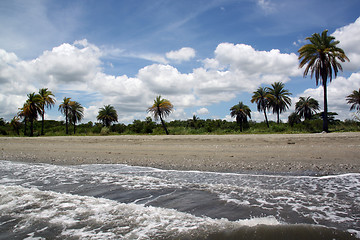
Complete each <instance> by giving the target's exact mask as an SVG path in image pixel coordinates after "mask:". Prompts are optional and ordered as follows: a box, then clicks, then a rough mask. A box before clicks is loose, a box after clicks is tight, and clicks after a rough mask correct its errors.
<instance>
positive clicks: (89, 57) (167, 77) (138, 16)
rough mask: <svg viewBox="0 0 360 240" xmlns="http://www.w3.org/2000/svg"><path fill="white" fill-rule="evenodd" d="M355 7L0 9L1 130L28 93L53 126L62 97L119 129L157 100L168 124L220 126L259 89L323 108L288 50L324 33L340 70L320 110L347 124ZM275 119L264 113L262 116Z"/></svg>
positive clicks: (198, 4)
mask: <svg viewBox="0 0 360 240" xmlns="http://www.w3.org/2000/svg"><path fill="white" fill-rule="evenodd" d="M359 9H360V1H359V0H345V1H341V4H339V1H338V0H302V1H297V0H285V1H284V0H181V1H175V0H136V1H133V0H104V1H97V0H62V1H55V0H2V1H0V89H1V90H0V117H2V118H4V119H5V120H7V121H9V120H10V119H11V118H13V117H14V116H15V115H16V114H17V112H18V108H20V107H22V105H23V104H24V102H25V101H26V99H27V94H28V93H32V92H37V91H38V90H39V89H40V88H48V89H49V90H51V91H52V92H53V93H54V95H55V98H56V105H55V106H54V107H53V108H52V109H50V110H47V111H46V119H53V120H64V116H62V115H61V113H60V112H59V111H58V106H59V104H61V102H62V100H63V98H64V97H70V98H71V100H74V101H78V102H79V103H81V104H82V106H84V109H85V111H84V119H83V121H82V122H85V123H86V122H88V121H93V122H96V116H97V114H98V111H99V108H101V107H103V106H104V105H109V104H110V105H112V106H114V107H115V109H116V110H117V112H118V115H119V122H121V123H125V124H128V123H131V122H133V120H135V119H139V120H144V119H145V118H146V117H147V116H149V115H148V113H147V112H146V110H147V108H148V107H150V106H151V105H152V104H153V101H154V99H155V97H156V96H158V95H161V96H162V97H163V98H166V99H168V100H169V101H170V102H171V103H172V104H173V105H174V111H173V113H172V114H171V115H170V116H169V117H168V118H167V119H166V120H167V121H171V120H175V119H180V120H186V119H189V118H192V116H193V115H194V114H195V115H196V116H198V117H199V118H201V119H225V120H229V121H231V120H234V119H232V118H231V117H230V111H229V109H230V108H231V107H232V106H234V105H235V104H237V103H239V102H240V101H242V102H244V103H245V104H246V105H248V106H249V107H250V108H251V110H252V112H251V117H252V120H255V121H258V122H259V121H263V120H264V118H263V113H260V112H258V111H257V108H256V104H253V103H251V102H250V99H251V96H252V93H253V92H254V91H255V90H256V89H257V88H258V87H260V86H262V87H267V86H270V85H271V84H272V83H274V82H278V81H281V82H283V83H285V88H286V89H288V90H289V91H290V92H291V93H292V96H291V99H292V106H291V107H290V108H289V110H287V111H286V112H285V113H284V114H282V115H281V119H282V121H284V122H286V121H287V117H288V115H289V114H290V113H292V112H294V109H295V103H296V102H297V101H298V99H299V97H301V96H305V97H307V96H310V97H313V98H315V99H316V100H318V101H319V103H320V106H323V100H322V99H323V90H322V87H321V86H316V84H315V79H311V77H310V76H307V77H305V78H304V77H303V71H304V69H300V68H299V60H298V52H297V51H298V49H299V48H300V47H301V46H302V45H304V44H306V43H307V41H306V40H305V38H306V37H309V36H311V35H312V34H313V33H321V32H322V31H323V30H325V29H328V32H329V34H330V35H332V36H334V37H335V38H336V40H339V41H340V44H339V47H341V48H342V49H344V50H345V53H346V54H347V56H348V57H349V59H350V62H346V63H343V64H342V66H343V69H344V71H343V72H340V73H339V74H338V77H337V78H336V79H333V81H332V82H331V83H330V84H329V87H328V105H329V111H331V112H337V113H338V114H339V115H338V118H339V119H341V120H345V119H352V118H353V116H354V112H350V111H349V109H350V105H348V104H347V103H346V96H347V95H349V94H350V93H351V92H352V91H353V90H358V89H359V88H360V44H359V43H360V14H359ZM269 119H270V120H274V121H275V120H276V116H275V114H271V113H270V114H269Z"/></svg>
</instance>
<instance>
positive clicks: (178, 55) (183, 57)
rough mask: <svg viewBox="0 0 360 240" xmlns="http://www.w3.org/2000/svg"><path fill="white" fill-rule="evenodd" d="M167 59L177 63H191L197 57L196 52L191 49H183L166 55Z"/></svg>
mask: <svg viewBox="0 0 360 240" xmlns="http://www.w3.org/2000/svg"><path fill="white" fill-rule="evenodd" d="M166 57H167V58H168V59H170V60H175V61H177V62H183V61H189V60H190V59H192V58H194V57H195V50H194V49H193V48H190V47H183V48H181V49H179V50H177V51H170V52H168V53H166Z"/></svg>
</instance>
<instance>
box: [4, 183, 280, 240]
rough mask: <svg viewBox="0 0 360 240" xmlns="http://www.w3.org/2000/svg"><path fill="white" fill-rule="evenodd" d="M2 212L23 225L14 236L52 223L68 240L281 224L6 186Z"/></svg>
mask: <svg viewBox="0 0 360 240" xmlns="http://www.w3.org/2000/svg"><path fill="white" fill-rule="evenodd" d="M0 212H1V213H0V216H11V217H12V218H15V219H19V220H20V223H19V224H17V225H16V226H15V229H14V231H24V229H25V228H29V229H31V226H32V225H34V224H36V223H39V222H46V223H48V224H49V227H60V228H61V229H62V230H61V236H63V237H79V238H81V239H115V238H124V239H151V238H152V237H154V236H161V234H168V236H172V237H176V236H186V234H192V235H194V234H195V235H196V234H200V233H201V232H202V231H206V232H208V233H211V232H216V231H220V230H223V229H236V228H239V227H242V226H256V225H258V224H266V225H278V224H280V223H279V222H278V221H277V220H276V219H275V218H274V217H264V218H253V219H247V220H239V221H235V222H231V221H228V220H226V219H211V218H208V217H195V216H193V215H191V214H187V213H182V212H178V211H176V210H171V209H163V208H156V207H145V206H141V205H136V204H124V203H118V202H116V201H111V200H107V199H102V198H94V197H86V196H77V195H71V194H64V193H62V194H61V193H55V192H52V191H40V190H38V189H36V188H31V189H29V188H24V187H20V186H4V185H0ZM37 231H38V232H39V231H42V229H38V230H37ZM169 234H170V235H169ZM33 235H34V234H32V236H33ZM165 236H166V235H165ZM189 236H190V235H189ZM39 239H40V238H39Z"/></svg>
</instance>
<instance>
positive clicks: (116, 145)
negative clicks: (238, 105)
mask: <svg viewBox="0 0 360 240" xmlns="http://www.w3.org/2000/svg"><path fill="white" fill-rule="evenodd" d="M0 159H1V160H8V161H17V162H32V163H48V164H56V165H77V164H127V165H131V166H144V167H154V168H159V169H166V170H189V171H210V172H227V173H253V174H282V175H333V174H344V173H360V132H348V133H327V134H319V133H316V134H241V135H168V136H166V135H115V136H60V137H33V138H29V137H21V138H17V137H2V138H0Z"/></svg>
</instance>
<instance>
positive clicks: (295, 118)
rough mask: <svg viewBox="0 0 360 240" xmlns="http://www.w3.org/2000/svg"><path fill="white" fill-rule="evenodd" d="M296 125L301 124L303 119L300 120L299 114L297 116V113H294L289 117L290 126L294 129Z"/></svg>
mask: <svg viewBox="0 0 360 240" xmlns="http://www.w3.org/2000/svg"><path fill="white" fill-rule="evenodd" d="M296 123H301V118H300V116H299V114H297V113H296V112H293V113H292V114H290V115H289V117H288V124H289V125H290V126H291V127H293V126H294V125H295V124H296Z"/></svg>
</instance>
